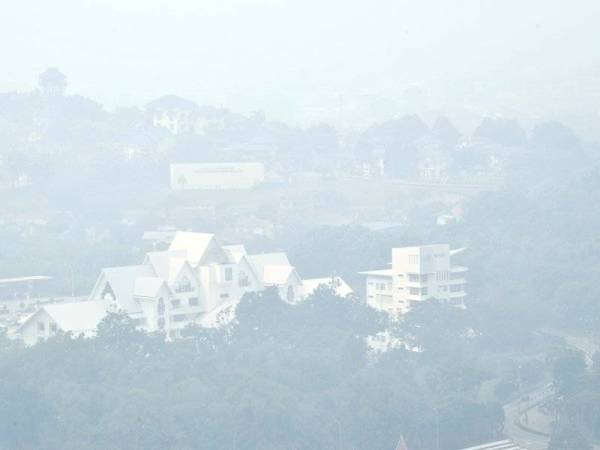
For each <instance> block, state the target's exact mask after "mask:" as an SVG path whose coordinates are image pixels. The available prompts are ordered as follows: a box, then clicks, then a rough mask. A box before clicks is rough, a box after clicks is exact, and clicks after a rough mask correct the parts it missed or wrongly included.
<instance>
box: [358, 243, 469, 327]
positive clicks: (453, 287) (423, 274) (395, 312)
mask: <svg viewBox="0 0 600 450" xmlns="http://www.w3.org/2000/svg"><path fill="white" fill-rule="evenodd" d="M461 250H462V249H459V250H450V246H449V245H446V244H440V245H424V246H420V247H403V248H394V249H392V262H391V267H390V268H388V269H382V270H371V271H367V272H362V273H363V274H364V275H366V296H367V304H368V305H369V306H371V307H373V308H375V309H379V310H383V311H386V312H388V313H389V314H391V315H392V316H400V315H402V314H405V313H406V312H408V311H409V310H410V308H411V306H412V305H414V304H415V303H417V302H422V301H426V300H429V299H437V300H443V301H447V302H448V303H449V304H451V305H453V306H457V307H464V299H465V297H466V292H465V285H466V279H465V275H466V272H467V270H468V269H467V268H466V267H463V266H457V265H453V264H452V263H451V259H452V256H453V255H455V254H456V253H458V252H460V251H461Z"/></svg>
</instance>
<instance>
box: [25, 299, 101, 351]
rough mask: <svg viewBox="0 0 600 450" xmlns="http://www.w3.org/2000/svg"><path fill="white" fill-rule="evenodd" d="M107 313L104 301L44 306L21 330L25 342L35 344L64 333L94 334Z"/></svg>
mask: <svg viewBox="0 0 600 450" xmlns="http://www.w3.org/2000/svg"><path fill="white" fill-rule="evenodd" d="M105 316H106V308H105V307H104V304H102V302H71V303H57V304H52V305H44V306H41V307H40V308H38V309H37V310H36V311H35V312H34V313H33V314H31V315H30V316H29V317H27V318H26V319H25V320H24V322H23V323H22V324H21V325H20V326H19V328H18V330H17V333H18V335H19V337H20V338H21V339H22V340H23V342H24V343H25V345H34V344H36V343H38V342H39V341H40V340H46V339H48V338H50V337H52V336H55V335H56V334H58V333H61V332H62V333H71V334H72V335H73V336H79V335H83V336H85V337H91V336H94V335H95V334H96V328H97V326H98V324H99V323H100V321H101V320H102V319H103V318H104V317H105Z"/></svg>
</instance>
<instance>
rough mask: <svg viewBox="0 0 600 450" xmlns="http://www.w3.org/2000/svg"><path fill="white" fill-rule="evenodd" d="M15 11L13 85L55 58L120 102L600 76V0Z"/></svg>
mask: <svg viewBox="0 0 600 450" xmlns="http://www.w3.org/2000/svg"><path fill="white" fill-rule="evenodd" d="M2 16H3V21H2V22H3V24H2V27H0V42H2V44H1V45H2V57H3V59H4V62H5V63H4V64H3V70H2V71H1V72H0V91H7V90H28V89H31V88H32V87H33V86H34V85H35V83H36V79H37V75H38V73H39V72H41V71H42V70H43V69H44V68H46V67H48V66H56V67H59V68H60V69H61V70H62V71H63V72H65V73H66V74H67V75H68V77H69V83H70V91H71V92H74V93H79V94H82V95H86V96H90V97H93V98H96V99H98V100H99V101H101V102H102V103H104V104H106V105H108V106H114V105H117V104H144V103H146V102H147V101H148V100H150V99H152V98H154V97H157V96H159V95H162V94H165V93H175V94H179V95H182V96H186V97H191V98H193V99H195V100H197V101H198V102H200V103H216V104H223V105H226V106H230V107H233V108H238V109H242V110H244V111H249V110H252V109H264V110H266V111H267V112H268V113H269V114H271V115H280V116H282V117H285V118H296V116H298V117H300V116H301V117H302V118H304V116H307V117H310V114H311V111H313V110H314V111H313V112H314V114H315V115H317V116H318V115H319V114H322V115H325V116H327V114H328V113H329V114H330V115H332V116H333V114H334V113H333V110H334V109H335V108H338V109H345V110H347V111H351V110H352V108H354V109H355V110H356V109H358V110H360V109H361V108H364V114H366V115H368V114H370V113H371V110H374V111H377V110H379V111H384V112H386V111H388V110H389V111H390V112H393V111H394V109H395V108H397V107H401V108H404V109H410V108H411V107H414V108H421V109H430V110H438V109H439V110H444V109H448V108H452V107H453V106H452V105H456V104H461V103H463V105H462V106H464V107H466V108H467V109H468V108H473V109H474V110H477V111H479V110H485V109H486V108H490V109H491V112H494V108H496V109H497V112H506V108H509V112H510V108H511V107H512V106H511V105H515V104H521V103H522V104H523V105H526V106H527V107H531V108H532V110H531V111H530V112H531V114H532V115H535V114H537V110H536V107H537V106H539V107H540V108H538V109H539V110H540V111H544V108H542V107H541V106H542V105H544V104H545V103H544V102H546V103H548V104H549V105H550V106H552V105H556V104H557V102H558V104H562V103H561V102H567V103H569V104H570V103H574V104H575V103H577V102H578V101H579V100H577V99H578V98H584V97H586V98H588V97H589V94H590V92H589V90H590V89H593V86H594V83H595V86H596V87H597V91H598V90H600V81H599V78H600V27H599V26H598V24H599V23H600V1H598V0H577V1H568V0H560V1H559V0H502V1H498V0H488V1H484V0H463V1H460V0H435V1H434V0H429V1H427V0H425V1H423V0H410V1H405V0H371V1H362V0H330V1H328V0H220V1H217V0H215V1H213V0H171V1H166V0H52V1H46V0H38V1H32V0H21V1H19V2H16V1H15V2H10V3H9V4H8V5H5V6H4V8H3V14H2ZM581 77H584V78H585V80H584V81H581V82H579V81H577V82H575V83H574V86H569V82H570V81H569V80H573V79H577V80H579V78H581ZM565 83H566V84H565ZM554 84H556V86H554ZM531 85H534V86H538V87H536V88H535V89H532V88H531ZM588 85H589V86H592V88H590V87H588ZM411 86H412V87H411ZM407 89H408V90H407ZM586 90H587V91H588V92H587V95H586V92H585V91H586ZM546 92H549V93H551V94H552V95H554V96H557V98H555V99H552V100H551V101H548V99H547V98H546V97H547V95H548V94H545V93H546ZM592 95H596V98H598V97H600V92H595V94H594V92H592ZM523 96H524V97H526V98H523ZM515 102H516V103H515ZM538 103H539V105H538ZM496 104H497V106H495V105H496ZM593 104H594V102H593V101H592V102H590V104H589V105H588V106H586V107H587V108H588V109H590V108H591V112H592V113H593V112H594V111H593ZM361 105H363V106H361ZM596 105H600V102H596ZM311 108H312V109H311ZM565 108H567V106H565ZM597 108H600V106H598V107H597ZM300 109H301V110H302V111H303V113H302V114H300V113H299V112H298V110H300ZM517 109H518V108H517ZM307 111H308V112H307ZM596 111H597V112H598V113H599V114H600V111H598V109H596ZM359 112H360V111H354V113H355V114H356V115H358V114H359Z"/></svg>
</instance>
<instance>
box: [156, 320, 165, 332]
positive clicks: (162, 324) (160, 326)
mask: <svg viewBox="0 0 600 450" xmlns="http://www.w3.org/2000/svg"><path fill="white" fill-rule="evenodd" d="M157 325H158V329H159V330H164V329H165V319H164V318H163V317H161V318H160V319H158V322H157Z"/></svg>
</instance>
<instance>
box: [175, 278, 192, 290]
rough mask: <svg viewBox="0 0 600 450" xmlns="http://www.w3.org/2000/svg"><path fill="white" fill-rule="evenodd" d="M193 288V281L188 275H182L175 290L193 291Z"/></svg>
mask: <svg viewBox="0 0 600 450" xmlns="http://www.w3.org/2000/svg"><path fill="white" fill-rule="evenodd" d="M193 290H194V288H193V287H192V282H191V281H190V279H189V278H188V277H182V278H181V280H179V283H177V286H175V292H192V291H193Z"/></svg>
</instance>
